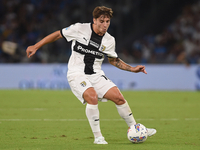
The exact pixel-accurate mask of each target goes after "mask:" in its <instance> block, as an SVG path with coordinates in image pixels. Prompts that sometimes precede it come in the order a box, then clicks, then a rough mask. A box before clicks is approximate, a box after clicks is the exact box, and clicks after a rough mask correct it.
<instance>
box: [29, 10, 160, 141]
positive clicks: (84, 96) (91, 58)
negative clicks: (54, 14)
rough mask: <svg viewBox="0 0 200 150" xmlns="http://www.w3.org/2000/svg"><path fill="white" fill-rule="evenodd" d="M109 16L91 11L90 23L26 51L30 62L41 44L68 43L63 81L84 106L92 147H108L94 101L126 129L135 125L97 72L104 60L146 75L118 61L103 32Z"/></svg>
mask: <svg viewBox="0 0 200 150" xmlns="http://www.w3.org/2000/svg"><path fill="white" fill-rule="evenodd" d="M112 16H113V11H112V9H111V8H107V7H105V6H98V7H96V8H95V9H94V10H93V23H76V24H73V25H70V26H69V27H66V28H63V29H61V30H60V31H55V32H54V33H51V34H50V35H48V36H46V37H44V38H43V39H42V40H41V41H39V42H37V43H36V44H35V45H32V46H29V47H28V48H27V50H26V53H27V57H28V58H30V57H31V56H33V55H34V54H35V53H36V51H37V50H38V49H39V48H40V47H42V46H43V45H45V44H48V43H51V42H54V41H56V40H58V39H60V38H65V39H66V40H67V41H72V45H71V49H72V54H71V56H70V59H69V62H68V72H67V79H68V82H69V85H70V87H71V90H72V92H73V93H74V95H75V96H76V97H77V98H78V99H79V100H80V101H81V103H83V104H86V103H87V105H86V116H87V118H88V121H89V124H90V126H91V129H92V132H93V134H94V143H95V144H108V143H107V142H106V141H105V139H104V137H103V135H102V133H101V130H100V122H99V109H98V101H105V100H111V101H113V102H114V103H115V105H116V107H117V110H118V113H119V115H120V116H121V117H122V118H123V119H124V120H125V122H126V123H127V125H128V126H131V125H135V124H136V121H135V119H134V117H133V115H132V112H131V109H130V107H129V105H128V102H127V101H126V100H125V99H124V97H123V95H122V94H121V92H120V90H119V89H118V87H117V86H116V85H115V84H114V83H113V82H112V81H111V80H109V79H108V78H107V77H106V76H105V74H104V72H103V70H101V65H102V62H103V60H104V56H107V58H108V61H109V63H110V64H112V65H113V66H115V67H117V68H119V69H122V70H125V71H130V72H135V73H138V72H143V73H145V74H147V72H146V70H145V66H142V65H138V66H136V67H132V66H130V65H128V64H127V63H125V62H124V61H122V60H121V59H120V58H118V55H117V53H116V52H115V39H114V37H113V36H111V35H110V34H109V33H108V32H107V30H108V27H109V25H110V19H111V18H112ZM147 130H148V136H152V135H154V134H155V133H156V130H155V129H149V128H148V129H147Z"/></svg>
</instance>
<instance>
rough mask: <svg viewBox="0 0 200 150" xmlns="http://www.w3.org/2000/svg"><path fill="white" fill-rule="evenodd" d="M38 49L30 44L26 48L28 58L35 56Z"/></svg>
mask: <svg viewBox="0 0 200 150" xmlns="http://www.w3.org/2000/svg"><path fill="white" fill-rule="evenodd" d="M36 51H37V49H36V48H35V47H34V46H29V47H28V48H27V49H26V55H27V57H28V58H30V57H31V56H33V55H34V54H35V53H36Z"/></svg>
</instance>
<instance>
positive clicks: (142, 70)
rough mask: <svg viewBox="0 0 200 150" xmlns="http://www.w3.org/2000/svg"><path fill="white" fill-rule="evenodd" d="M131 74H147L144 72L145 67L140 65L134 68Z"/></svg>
mask: <svg viewBox="0 0 200 150" xmlns="http://www.w3.org/2000/svg"><path fill="white" fill-rule="evenodd" d="M133 72H135V73H138V72H143V73H145V74H147V72H146V70H145V66H142V65H138V66H136V67H134V70H133Z"/></svg>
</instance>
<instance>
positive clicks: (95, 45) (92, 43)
mask: <svg viewBox="0 0 200 150" xmlns="http://www.w3.org/2000/svg"><path fill="white" fill-rule="evenodd" d="M90 45H92V46H94V47H96V48H99V44H97V43H96V42H94V41H92V40H90Z"/></svg>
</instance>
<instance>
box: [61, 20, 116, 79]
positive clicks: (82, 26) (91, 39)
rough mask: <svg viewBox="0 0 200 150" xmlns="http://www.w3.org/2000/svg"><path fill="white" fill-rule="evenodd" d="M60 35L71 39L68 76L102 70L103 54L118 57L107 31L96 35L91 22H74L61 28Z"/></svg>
mask: <svg viewBox="0 0 200 150" xmlns="http://www.w3.org/2000/svg"><path fill="white" fill-rule="evenodd" d="M61 34H62V36H63V37H64V38H65V39H66V40H67V41H68V42H69V41H72V45H71V49H72V54H71V56H70V59H69V63H68V75H67V76H68V77H69V76H71V75H74V74H77V73H79V74H80V73H82V74H86V75H91V74H95V73H100V72H102V70H101V65H102V62H103V60H104V55H106V56H107V57H114V58H116V57H118V56H117V54H116V52H115V39H114V37H113V36H111V35H110V34H109V33H107V32H106V33H105V34H104V35H103V36H99V35H97V34H96V33H95V32H94V31H93V29H92V24H91V23H76V24H73V25H71V26H69V27H67V28H63V29H62V30H61Z"/></svg>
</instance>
